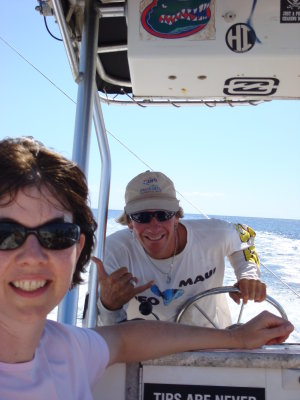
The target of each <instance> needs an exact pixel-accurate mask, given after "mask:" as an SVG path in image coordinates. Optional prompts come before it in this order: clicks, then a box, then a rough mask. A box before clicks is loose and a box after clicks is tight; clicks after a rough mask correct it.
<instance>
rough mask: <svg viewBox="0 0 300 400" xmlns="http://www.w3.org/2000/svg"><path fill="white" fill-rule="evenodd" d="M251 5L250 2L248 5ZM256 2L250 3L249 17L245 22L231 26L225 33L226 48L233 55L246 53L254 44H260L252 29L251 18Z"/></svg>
mask: <svg viewBox="0 0 300 400" xmlns="http://www.w3.org/2000/svg"><path fill="white" fill-rule="evenodd" d="M248 4H249V5H250V4H251V3H250V2H249V3H248ZM256 4H257V0H253V1H252V7H251V10H250V15H249V17H248V19H247V21H246V22H244V23H243V22H240V23H237V24H234V25H232V26H231V27H230V28H229V29H228V31H227V32H226V36H225V41H226V44H227V46H228V48H229V49H230V50H232V51H234V52H235V53H246V52H247V51H249V50H251V49H252V47H253V46H254V44H255V43H261V41H260V40H259V38H258V37H257V35H256V33H255V30H254V28H253V21H252V19H253V16H254V11H255V7H256Z"/></svg>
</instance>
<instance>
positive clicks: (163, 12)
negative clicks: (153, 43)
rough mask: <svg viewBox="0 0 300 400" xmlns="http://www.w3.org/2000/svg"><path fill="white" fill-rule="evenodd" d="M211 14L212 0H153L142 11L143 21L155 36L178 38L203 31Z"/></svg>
mask: <svg viewBox="0 0 300 400" xmlns="http://www.w3.org/2000/svg"><path fill="white" fill-rule="evenodd" d="M210 16H211V9H210V0H153V1H152V2H151V3H150V4H149V5H148V6H147V7H146V8H145V9H144V11H143V12H142V16H141V22H142V26H143V28H144V29H145V30H146V31H147V32H148V33H150V34H151V35H153V36H157V37H160V38H165V39H177V38H182V37H186V36H191V35H193V34H194V33H196V32H199V31H201V30H202V29H203V28H205V27H206V25H207V24H208V22H209V20H210Z"/></svg>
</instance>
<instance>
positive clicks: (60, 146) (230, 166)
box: [0, 0, 300, 219]
mask: <svg viewBox="0 0 300 400" xmlns="http://www.w3.org/2000/svg"><path fill="white" fill-rule="evenodd" d="M37 4H38V3H37V2H36V1H33V0H27V1H24V0H15V1H14V2H8V1H2V2H1V3H0V36H1V38H2V39H4V40H5V41H6V42H8V43H9V44H10V46H13V47H14V48H15V49H16V50H17V51H18V52H20V53H21V54H22V56H23V57H25V58H26V59H27V60H28V61H29V62H30V63H31V64H32V65H33V66H34V67H35V68H37V69H38V70H40V71H41V72H42V73H43V74H44V75H45V76H46V77H47V78H48V79H49V80H51V81H52V82H53V83H54V84H55V85H56V86H54V85H53V84H51V83H50V82H49V81H48V80H47V79H46V78H45V77H43V76H42V75H41V74H40V73H39V72H37V71H36V69H35V68H33V67H32V66H30V65H29V64H28V63H26V62H25V61H24V60H23V59H22V58H21V57H20V56H18V55H17V54H16V52H15V51H13V50H12V49H11V48H10V47H8V46H7V44H5V43H4V42H3V40H0V51H1V74H0V88H1V95H0V107H1V127H0V137H1V138H3V137H5V136H14V137H15V136H20V135H32V136H34V137H35V138H37V139H39V140H41V141H42V142H44V143H45V144H46V145H48V146H51V147H53V148H54V149H56V150H57V151H59V152H61V153H62V154H64V155H65V156H67V157H71V155H72V140H73V132H74V120H75V109H76V106H75V104H74V102H76V97H77V85H76V84H75V82H74V81H73V79H72V74H71V71H70V68H69V64H68V61H67V58H66V55H65V51H64V48H63V45H62V43H61V42H59V41H56V40H54V39H53V38H51V37H50V35H49V34H48V32H47V31H46V28H45V26H44V20H43V17H41V16H40V14H39V13H38V12H37V11H35V6H36V5H37ZM48 22H49V25H50V28H51V30H52V31H53V33H55V34H56V35H57V36H60V35H59V31H58V28H57V27H56V26H55V24H54V22H53V18H51V19H49V18H48ZM57 88H60V89H61V90H62V91H64V92H65V93H66V94H67V95H68V96H69V97H70V98H72V99H73V100H74V102H72V101H71V100H70V99H69V98H67V97H66V96H65V95H63V94H62V93H61V92H60V91H59V90H58V89H57ZM299 106H300V102H299V101H273V102H270V103H266V104H261V105H259V106H256V107H253V106H247V107H244V106H243V107H235V108H229V107H215V108H204V107H190V108H181V109H176V108H172V107H163V108H146V109H141V108H140V107H120V106H103V112H104V117H105V121H106V129H107V130H108V131H110V132H112V133H113V135H115V136H116V137H117V138H118V139H119V140H120V141H121V142H122V143H124V144H125V145H126V146H127V147H128V148H130V150H131V151H132V152H133V153H135V154H137V155H138V157H139V158H141V159H142V160H144V162H145V163H147V164H148V165H150V166H151V168H153V169H154V170H160V171H163V172H164V173H166V174H167V175H169V176H170V178H171V179H173V181H174V182H175V186H176V188H177V190H178V191H179V192H180V193H181V194H182V195H183V196H184V197H183V198H182V197H181V196H179V198H180V199H181V205H182V206H183V208H184V210H185V211H186V212H187V213H198V212H199V210H202V211H203V212H204V213H206V214H208V215H240V216H254V217H273V218H295V219H300V206H299V204H300V185H299V172H300V157H299V148H300V128H299ZM108 139H109V145H110V149H111V158H112V182H111V199H110V208H111V209H122V208H123V206H124V202H123V196H124V190H125V186H126V183H127V182H128V181H129V180H130V179H131V178H132V177H134V176H135V175H137V174H138V173H140V172H142V171H144V170H146V169H147V167H146V166H145V165H143V163H142V162H141V161H140V160H138V159H137V158H135V157H134V156H133V155H132V153H130V152H128V150H126V149H125V148H124V147H123V146H122V145H120V143H119V142H117V141H116V140H115V139H114V138H113V137H112V136H110V135H108ZM96 150H97V143H96V139H95V134H94V133H93V138H92V143H91V152H90V156H91V166H90V168H89V174H88V178H89V184H90V189H91V200H92V206H93V207H96V204H97V198H98V192H97V191H98V189H97V188H98V184H99V172H100V168H101V163H100V157H99V155H98V153H97V151H96ZM186 200H187V201H189V202H191V203H192V204H193V205H194V207H192V206H191V205H190V204H189V203H188V202H187V201H186Z"/></svg>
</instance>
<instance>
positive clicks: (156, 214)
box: [129, 211, 176, 224]
mask: <svg viewBox="0 0 300 400" xmlns="http://www.w3.org/2000/svg"><path fill="white" fill-rule="evenodd" d="M175 214H176V213H175V212H174V211H141V212H138V213H134V214H130V215H129V217H130V218H131V219H132V220H133V221H135V222H138V223H139V224H148V223H149V222H150V221H151V220H152V218H156V219H157V221H159V222H164V221H168V220H169V219H171V218H172V217H174V215H175Z"/></svg>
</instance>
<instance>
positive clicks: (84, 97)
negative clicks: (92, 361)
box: [58, 0, 99, 325]
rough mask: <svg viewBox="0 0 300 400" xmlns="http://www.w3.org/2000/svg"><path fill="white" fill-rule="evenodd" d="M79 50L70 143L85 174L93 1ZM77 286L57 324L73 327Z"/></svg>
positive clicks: (95, 37) (88, 7) (95, 36)
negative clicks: (75, 105)
mask: <svg viewBox="0 0 300 400" xmlns="http://www.w3.org/2000/svg"><path fill="white" fill-rule="evenodd" d="M85 4H86V5H85V11H84V22H83V31H82V44H81V49H80V63H79V74H80V76H81V79H80V82H79V85H78V96H77V108H76V118H75V132H74V142H73V160H74V161H75V162H76V163H77V164H78V165H79V166H80V167H81V169H82V171H83V172H84V173H85V174H86V175H87V170H88V156H89V147H90V136H91V135H90V134H91V124H92V115H93V91H94V82H95V73H96V57H97V44H98V29H99V15H98V11H97V9H96V7H95V2H94V0H86V2H85ZM77 303H78V287H77V288H75V289H73V290H71V291H69V292H68V293H67V295H66V296H65V298H64V299H63V300H62V302H61V303H60V305H59V308H58V321H59V322H63V323H68V324H72V325H76V319H77Z"/></svg>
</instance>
